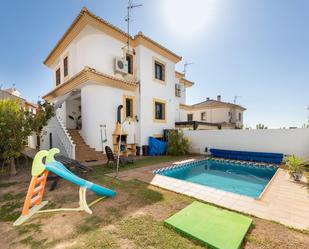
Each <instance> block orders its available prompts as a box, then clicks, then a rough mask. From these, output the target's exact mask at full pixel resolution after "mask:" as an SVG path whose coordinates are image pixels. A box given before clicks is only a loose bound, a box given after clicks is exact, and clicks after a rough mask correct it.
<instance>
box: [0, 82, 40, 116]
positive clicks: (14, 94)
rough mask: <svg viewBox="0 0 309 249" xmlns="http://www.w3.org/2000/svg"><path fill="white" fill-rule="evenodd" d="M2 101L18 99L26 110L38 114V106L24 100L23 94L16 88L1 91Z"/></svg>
mask: <svg viewBox="0 0 309 249" xmlns="http://www.w3.org/2000/svg"><path fill="white" fill-rule="evenodd" d="M0 99H18V100H19V101H20V104H21V105H22V106H23V108H24V109H25V110H27V111H29V112H31V113H33V114H36V110H37V105H36V104H33V103H31V102H29V101H27V100H25V99H24V98H22V97H21V92H19V91H18V90H17V89H16V88H15V87H11V88H8V89H4V90H0Z"/></svg>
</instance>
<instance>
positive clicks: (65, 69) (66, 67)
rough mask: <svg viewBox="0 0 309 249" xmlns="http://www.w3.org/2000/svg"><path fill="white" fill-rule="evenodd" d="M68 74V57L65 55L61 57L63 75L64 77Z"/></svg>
mask: <svg viewBox="0 0 309 249" xmlns="http://www.w3.org/2000/svg"><path fill="white" fill-rule="evenodd" d="M68 74H69V68H68V57H67V56H66V57H65V58H64V59H63V76H64V77H66V76H68Z"/></svg>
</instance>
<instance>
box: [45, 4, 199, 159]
mask: <svg viewBox="0 0 309 249" xmlns="http://www.w3.org/2000/svg"><path fill="white" fill-rule="evenodd" d="M128 43H129V44H128ZM128 45H129V46H128ZM180 61H181V57H180V56H179V55H177V54H175V53H174V52H172V51H170V50H168V49H167V48H165V47H163V46H162V45H160V44H159V43H157V42H155V41H153V40H152V39H150V38H149V37H147V36H145V35H144V34H143V33H141V32H139V33H138V34H137V35H135V36H134V37H132V36H130V37H129V38H128V34H127V33H125V32H123V31H122V30H120V29H119V28H117V27H115V26H113V25H111V24H110V23H108V22H106V21H105V20H103V19H101V18H99V17H98V16H96V15H94V14H93V13H91V12H89V11H88V10H87V9H86V8H83V9H82V10H81V12H80V13H79V15H78V16H77V18H76V19H75V20H74V21H73V23H72V24H71V26H70V27H69V29H68V30H67V31H66V32H65V34H64V35H63V36H62V38H61V39H60V40H59V42H58V43H57V44H56V46H55V47H54V48H53V50H52V51H51V52H50V54H49V55H48V56H47V58H46V59H45V61H44V64H45V65H46V66H47V67H48V68H50V69H51V70H52V72H53V75H54V76H53V89H52V90H51V91H50V92H48V93H47V94H46V95H45V96H44V99H45V100H47V101H49V102H52V103H54V104H55V106H56V107H59V108H58V109H57V111H56V116H55V117H54V118H53V119H52V120H51V121H50V122H49V125H48V126H47V127H46V128H45V130H44V133H43V135H44V136H43V139H42V142H41V147H42V148H49V147H52V146H57V147H59V148H60V150H61V151H62V152H63V154H66V155H68V156H70V157H72V158H76V159H78V160H80V161H85V160H97V159H100V158H101V157H102V153H99V152H100V151H102V150H103V148H104V146H105V145H108V146H110V147H111V148H112V149H113V150H114V151H115V152H117V151H118V146H117V144H118V141H119V138H120V135H121V152H122V153H123V154H124V155H129V154H134V153H135V152H136V146H143V145H147V144H148V138H149V136H162V134H163V130H164V129H171V128H175V122H176V121H177V120H178V118H179V116H180V113H181V105H184V104H185V97H186V96H185V95H186V88H187V87H191V86H192V85H193V82H191V81H189V80H187V79H185V77H184V75H183V74H182V73H179V72H176V71H175V65H176V64H177V63H178V62H180ZM121 106H122V107H123V108H121ZM117 113H119V114H120V115H119V117H118V115H117ZM117 121H119V122H121V123H123V125H122V127H123V129H121V126H120V125H119V123H118V122H117ZM120 133H121V134H120ZM102 142H103V143H102Z"/></svg>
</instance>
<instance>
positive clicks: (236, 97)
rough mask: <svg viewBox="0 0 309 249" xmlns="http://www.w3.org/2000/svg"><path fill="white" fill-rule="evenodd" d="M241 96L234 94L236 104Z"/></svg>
mask: <svg viewBox="0 0 309 249" xmlns="http://www.w3.org/2000/svg"><path fill="white" fill-rule="evenodd" d="M240 97H241V96H237V95H235V96H234V104H236V102H237V99H238V98H240Z"/></svg>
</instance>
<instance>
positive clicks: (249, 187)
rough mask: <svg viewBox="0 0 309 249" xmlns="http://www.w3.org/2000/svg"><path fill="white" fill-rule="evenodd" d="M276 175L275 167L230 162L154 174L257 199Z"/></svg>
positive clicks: (198, 164)
mask: <svg viewBox="0 0 309 249" xmlns="http://www.w3.org/2000/svg"><path fill="white" fill-rule="evenodd" d="M276 171H277V167H275V166H261V165H258V164H255V163H243V162H235V161H234V162H233V161H230V160H214V159H207V160H200V161H194V162H190V163H186V164H184V165H181V166H177V167H169V168H164V169H161V170H157V171H156V172H155V173H156V174H160V175H164V176H169V177H173V178H176V179H180V180H184V181H188V182H193V183H197V184H201V185H205V186H208V187H213V188H217V189H221V190H224V191H228V192H233V193H237V194H240V195H246V196H249V197H253V198H257V197H259V196H260V194H261V193H262V192H263V190H264V188H265V187H266V185H267V184H268V182H269V181H270V180H271V178H272V177H273V176H274V174H275V173H276Z"/></svg>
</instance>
